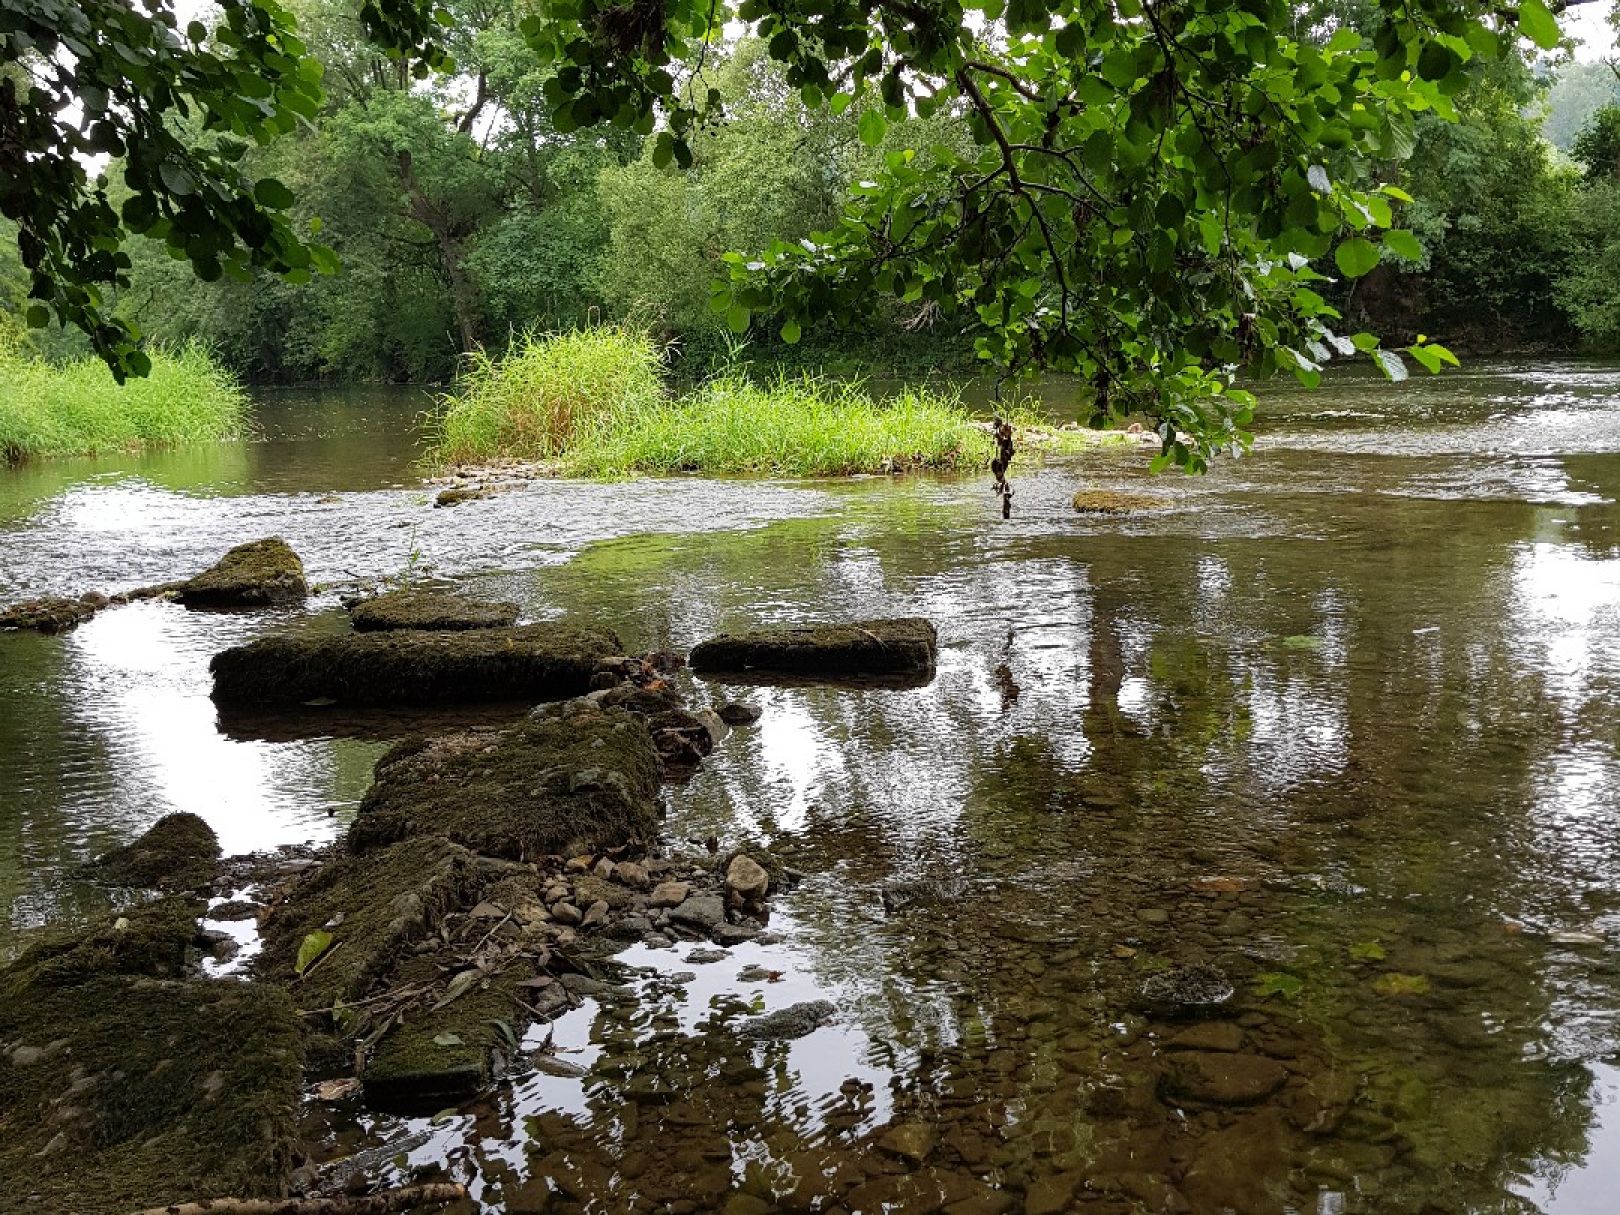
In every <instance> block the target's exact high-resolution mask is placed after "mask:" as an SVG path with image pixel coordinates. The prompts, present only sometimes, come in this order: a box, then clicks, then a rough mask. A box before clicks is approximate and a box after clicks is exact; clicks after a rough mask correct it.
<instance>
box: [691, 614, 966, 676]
mask: <svg viewBox="0 0 1620 1215" xmlns="http://www.w3.org/2000/svg"><path fill="white" fill-rule="evenodd" d="M938 648H939V639H938V636H937V635H936V634H935V632H934V626H933V625H932V624H930V623H929V622H928V621H926V620H923V619H920V618H918V617H905V618H901V619H895V620H859V621H855V622H853V623H850V624H812V625H799V626H795V627H790V628H779V629H759V630H756V631H754V632H750V633H723V634H721V635H720V636H719V637H716V638H714V639H713V640H710V641H705V642H703V643H702V644H701V645H699V646H698V647H697V648H696V649H694V650H693V651H692V654H691V664H692V669H693V670H695V671H698V672H700V673H704V674H715V675H785V676H791V677H798V678H809V679H815V678H830V679H849V678H852V677H859V676H875V677H896V676H899V677H913V678H928V677H931V676H932V675H933V672H934V657H935V654H936V652H937V651H938Z"/></svg>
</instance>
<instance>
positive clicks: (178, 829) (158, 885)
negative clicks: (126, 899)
mask: <svg viewBox="0 0 1620 1215" xmlns="http://www.w3.org/2000/svg"><path fill="white" fill-rule="evenodd" d="M218 868H219V837H218V836H216V835H215V834H214V830H213V828H212V827H210V826H209V825H208V824H207V823H206V822H204V821H203V820H202V819H201V818H199V817H198V816H197V815H195V814H166V815H164V816H163V817H162V818H160V819H158V821H157V822H156V823H154V824H153V825H152V826H151V827H150V828H149V829H148V830H147V831H146V833H145V834H143V835H141V836H140V837H139V838H138V839H136V840H134V841H133V842H132V843H128V844H125V845H124V846H123V847H121V848H114V849H113V850H112V851H111V852H107V853H104V854H103V855H101V856H99V857H97V858H96V859H95V860H93V861H91V862H90V863H89V864H88V865H86V866H85V867H84V873H85V876H86V877H88V878H90V879H91V880H92V881H97V882H101V883H104V884H106V885H109V886H141V887H147V888H151V889H160V890H198V889H201V888H202V887H204V886H206V885H208V883H210V882H211V881H213V879H214V874H215V872H216V871H217V870H218Z"/></svg>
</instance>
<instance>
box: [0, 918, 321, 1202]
mask: <svg viewBox="0 0 1620 1215" xmlns="http://www.w3.org/2000/svg"><path fill="white" fill-rule="evenodd" d="M197 906H200V904H194V905H192V907H193V910H194V909H195V907H197ZM195 931H196V920H195V917H194V915H192V914H189V913H188V912H187V911H186V910H185V908H184V907H183V906H181V905H180V904H178V903H174V902H171V901H165V902H164V903H162V904H157V905H153V906H152V907H151V909H150V910H148V909H145V908H143V909H137V910H135V911H131V912H129V913H128V915H127V916H125V917H120V918H119V919H118V921H117V922H116V923H112V924H108V925H104V926H98V927H95V928H92V929H90V930H87V931H86V932H85V933H84V934H82V936H81V937H80V938H79V939H74V940H60V941H56V942H53V943H52V944H50V945H49V946H47V947H45V948H37V949H31V950H29V951H28V952H27V953H25V954H24V955H23V957H22V958H20V959H19V960H18V961H17V962H16V963H15V964H13V965H12V966H11V967H10V968H9V969H8V970H6V971H5V972H3V973H0V1111H4V1115H3V1116H4V1122H5V1133H4V1134H3V1135H0V1193H3V1194H5V1195H7V1198H6V1199H5V1200H4V1201H0V1206H7V1209H11V1207H10V1206H8V1205H7V1204H8V1203H11V1202H15V1203H16V1204H17V1206H16V1209H18V1210H22V1209H27V1210H30V1211H35V1210H37V1211H64V1212H65V1211H72V1212H75V1213H76V1215H128V1212H130V1211H137V1210H144V1209H147V1208H150V1207H156V1206H161V1205H164V1204H167V1203H171V1202H185V1201H195V1200H198V1199H203V1198H213V1197H217V1196H219V1195H222V1194H230V1195H236V1196H241V1197H247V1198H254V1197H266V1198H269V1197H275V1196H277V1195H279V1194H282V1193H284V1192H285V1186H286V1184H287V1180H288V1177H289V1175H290V1173H291V1169H292V1163H293V1160H292V1156H293V1148H294V1145H295V1143H296V1138H297V1136H296V1132H297V1119H298V1110H299V1095H300V1087H301V1085H302V1082H303V1077H302V1060H301V1055H300V1051H301V1045H300V1043H301V1031H300V1026H299V1021H298V1016H297V1013H296V1012H295V1010H294V1008H293V1004H292V1001H291V1000H289V999H288V998H287V995H286V993H285V992H283V991H279V990H276V989H273V988H268V987H260V986H257V985H254V984H248V983H240V982H234V981H230V980H203V979H171V978H161V977H155V976H157V975H163V974H167V973H171V967H172V966H173V964H174V960H175V958H176V957H178V956H180V955H183V953H184V951H185V950H186V948H187V947H188V946H189V944H190V942H191V940H192V938H193V936H194V934H195Z"/></svg>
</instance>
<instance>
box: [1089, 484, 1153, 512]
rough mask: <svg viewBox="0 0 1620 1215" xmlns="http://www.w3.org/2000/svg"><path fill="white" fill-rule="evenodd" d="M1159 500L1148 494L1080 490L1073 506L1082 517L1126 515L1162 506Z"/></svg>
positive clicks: (1106, 490)
mask: <svg viewBox="0 0 1620 1215" xmlns="http://www.w3.org/2000/svg"><path fill="white" fill-rule="evenodd" d="M1163 505H1164V501H1163V500H1162V499H1160V498H1154V497H1151V496H1150V495H1148V494H1128V493H1121V492H1119V491H1117V490H1111V489H1082V490H1080V491H1079V492H1077V493H1076V494H1075V495H1074V499H1073V506H1074V509H1075V510H1077V511H1079V512H1080V513H1081V514H1082V515H1128V514H1130V513H1132V512H1133V511H1139V510H1152V509H1154V508H1155V507H1158V506H1163Z"/></svg>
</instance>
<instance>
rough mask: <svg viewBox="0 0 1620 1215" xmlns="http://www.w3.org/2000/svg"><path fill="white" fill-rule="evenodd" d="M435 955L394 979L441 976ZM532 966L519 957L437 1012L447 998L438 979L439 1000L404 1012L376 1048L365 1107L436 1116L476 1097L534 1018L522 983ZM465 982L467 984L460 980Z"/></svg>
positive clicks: (366, 1075) (364, 1076)
mask: <svg viewBox="0 0 1620 1215" xmlns="http://www.w3.org/2000/svg"><path fill="white" fill-rule="evenodd" d="M437 970H438V961H437V959H435V958H434V957H433V956H432V955H428V956H426V957H418V958H413V959H411V960H410V961H409V962H407V963H405V965H404V966H403V967H402V968H401V970H400V972H399V973H398V974H397V976H396V982H397V983H399V984H401V985H406V986H410V985H417V984H425V983H429V982H432V981H434V980H435V979H436V977H437V976H436V973H435V972H436V971H437ZM534 974H535V972H534V969H533V967H532V965H530V964H529V963H528V962H526V961H522V960H519V961H517V962H514V963H513V964H512V965H511V966H509V967H507V968H506V969H505V970H504V971H502V972H501V973H500V974H498V975H493V976H490V977H487V978H482V979H478V980H477V981H476V982H475V983H474V984H472V985H471V986H470V987H469V988H468V990H467V991H466V992H465V993H463V994H461V995H458V996H456V997H454V998H453V999H451V1000H450V1001H449V1002H448V1003H446V1004H444V1005H443V1007H436V1005H437V1004H439V1002H440V1001H442V1000H444V999H445V998H446V997H447V996H448V995H449V990H448V983H453V982H455V978H454V976H452V977H451V979H450V980H448V981H440V982H438V984H437V987H436V990H435V993H434V995H435V997H436V998H434V999H432V1000H431V1001H424V1003H423V1004H422V1005H421V1006H419V1007H418V1008H416V1009H413V1010H412V1011H411V1012H409V1013H407V1014H406V1017H405V1019H404V1020H403V1021H402V1022H401V1023H400V1024H398V1025H396V1026H394V1027H393V1028H392V1029H390V1030H389V1031H388V1032H387V1033H386V1034H385V1035H384V1036H383V1038H382V1040H381V1041H380V1042H378V1043H377V1044H376V1046H375V1047H373V1048H372V1050H371V1053H370V1054H369V1055H368V1056H367V1058H366V1062H365V1066H364V1068H363V1069H362V1072H361V1083H362V1085H363V1087H364V1093H365V1098H366V1103H367V1104H368V1105H370V1106H372V1107H373V1108H375V1109H383V1110H394V1111H400V1112H409V1111H422V1112H428V1111H436V1110H440V1109H443V1108H444V1107H445V1105H446V1104H448V1103H452V1102H455V1101H459V1100H461V1099H462V1098H465V1097H468V1096H471V1095H472V1094H473V1093H476V1092H477V1091H478V1090H479V1089H481V1088H483V1087H484V1086H485V1085H487V1084H488V1083H489V1082H490V1081H491V1080H492V1079H494V1078H495V1077H496V1076H498V1075H499V1074H500V1073H501V1072H503V1071H504V1070H505V1069H506V1068H507V1067H508V1066H509V1065H510V1064H511V1062H512V1060H513V1057H514V1056H515V1055H516V1053H517V1051H516V1045H515V1044H517V1043H519V1042H521V1040H522V1037H523V1031H524V1028H525V1027H526V1025H527V1024H528V1021H529V1020H530V1017H529V1014H528V1013H527V1011H526V1010H525V1008H524V1005H523V996H524V994H525V993H524V992H523V990H522V987H521V984H522V982H523V981H524V980H525V979H530V978H533V977H534ZM463 981H465V980H463Z"/></svg>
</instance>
